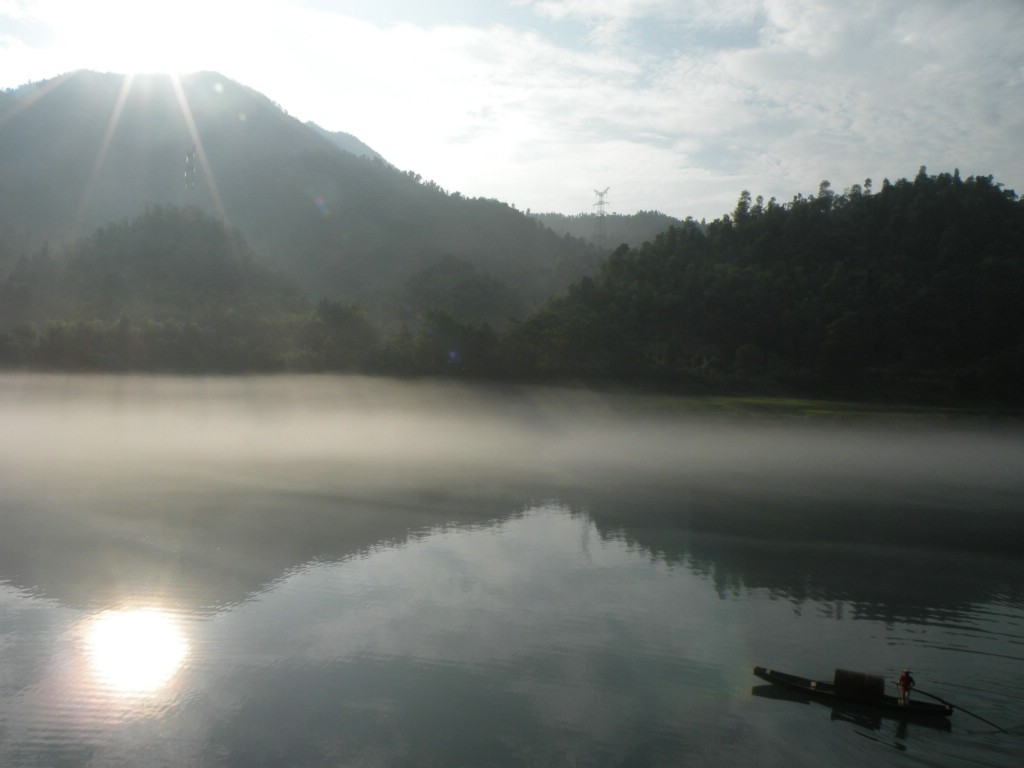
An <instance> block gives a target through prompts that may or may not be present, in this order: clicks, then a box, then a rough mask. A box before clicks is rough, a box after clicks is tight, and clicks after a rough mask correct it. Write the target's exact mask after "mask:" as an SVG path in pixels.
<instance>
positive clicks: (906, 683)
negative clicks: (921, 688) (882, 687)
mask: <svg viewBox="0 0 1024 768" xmlns="http://www.w3.org/2000/svg"><path fill="white" fill-rule="evenodd" d="M896 684H897V685H898V686H899V687H900V704H903V705H907V704H909V703H910V689H911V688H913V687H914V678H913V677H911V675H910V670H909V669H904V670H903V671H902V672H900V679H899V680H898V681H897V682H896Z"/></svg>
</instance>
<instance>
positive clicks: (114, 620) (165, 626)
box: [86, 608, 189, 693]
mask: <svg viewBox="0 0 1024 768" xmlns="http://www.w3.org/2000/svg"><path fill="white" fill-rule="evenodd" d="M86 647H87V649H88V655H89V661H90V663H91V666H92V669H93V672H94V674H95V675H96V677H97V678H98V680H99V681H100V683H101V684H102V685H104V686H107V687H109V688H113V689H115V690H117V691H121V692H124V693H148V692H152V691H156V690H158V689H159V688H161V687H163V686H164V685H166V684H167V683H168V682H170V680H171V678H173V677H174V675H175V673H176V672H177V671H178V670H179V669H180V668H181V666H182V664H183V663H184V662H185V659H186V657H187V656H188V651H189V647H188V640H187V639H186V637H185V633H184V632H182V630H181V628H180V627H179V626H178V625H177V623H176V622H175V621H174V619H173V618H172V616H171V615H170V614H168V613H166V612H164V611H161V610H157V609H149V608H147V609H136V610H117V611H105V612H103V613H101V614H99V615H97V616H95V617H94V618H93V619H92V620H91V621H90V623H89V627H88V630H87V634H86Z"/></svg>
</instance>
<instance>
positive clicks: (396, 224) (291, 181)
mask: <svg viewBox="0 0 1024 768" xmlns="http://www.w3.org/2000/svg"><path fill="white" fill-rule="evenodd" d="M2 96H3V98H0V280H2V279H4V278H5V277H6V276H7V274H9V271H10V269H11V265H12V264H13V263H14V262H15V261H16V260H17V259H18V258H20V257H21V256H28V255H31V254H32V253H35V252H36V251H37V249H38V248H40V247H41V246H42V245H43V244H44V243H47V242H48V243H49V245H50V247H51V249H52V250H53V251H54V252H56V251H58V250H60V249H61V248H62V247H63V246H64V245H65V244H67V243H69V242H70V241H72V240H75V239H77V238H80V237H84V236H88V235H90V233H92V232H93V231H94V230H96V229H97V228H98V227H104V226H107V225H108V224H110V223H112V222H120V221H123V220H124V219H127V218H132V217H136V216H139V215H141V214H142V213H143V212H144V211H145V210H146V208H147V207H152V206H156V205H161V206H182V207H190V208H196V209H198V210H200V211H203V212H204V213H206V214H208V215H209V216H212V217H214V218H217V219H220V220H222V221H224V222H226V224H227V225H228V227H229V228H230V229H232V230H238V231H240V232H241V233H242V234H243V235H244V236H245V239H246V241H247V242H248V244H249V247H250V248H251V249H252V251H253V254H254V257H255V258H257V259H258V260H260V261H262V262H264V263H265V264H267V265H270V266H271V267H273V268H275V269H278V270H280V271H282V272H284V273H285V274H286V275H287V276H288V277H289V278H290V279H291V280H292V281H294V282H295V283H297V284H298V285H299V286H301V287H302V289H303V290H304V291H305V292H306V294H307V296H308V297H309V299H310V300H311V301H313V302H316V301H319V300H321V299H325V300H328V301H337V302H343V303H351V302H358V303H360V304H362V305H363V306H365V307H366V308H367V311H369V312H370V313H372V314H373V316H374V317H375V318H376V319H378V320H380V321H385V322H388V323H390V324H392V325H394V326H398V325H400V324H401V323H403V322H404V323H412V322H415V321H416V317H415V314H414V313H410V312H409V311H407V301H406V298H407V296H408V295H409V293H410V291H414V290H415V289H416V286H417V285H419V284H421V283H423V282H424V280H426V281H427V282H429V283H430V286H431V290H432V291H433V295H432V301H434V302H438V301H441V299H442V297H443V295H444V296H448V297H449V298H453V299H454V298H455V294H454V292H453V291H452V290H451V289H450V286H439V285H438V283H439V281H440V275H442V274H443V273H445V271H446V270H448V271H450V268H451V265H453V264H455V263H458V264H460V265H461V267H460V269H459V270H458V274H457V275H454V276H453V278H452V279H453V283H455V284H460V285H461V284H465V283H466V282H467V280H468V282H469V283H470V284H476V285H478V286H481V287H483V289H484V290H485V292H488V293H495V292H496V293H498V294H501V299H500V300H498V301H494V302H481V301H479V300H475V301H474V300H470V301H462V300H459V301H454V302H453V303H452V304H450V305H445V306H443V308H444V309H446V310H447V311H449V312H453V313H456V314H460V315H465V316H466V317H467V318H468V319H470V320H472V321H473V322H484V321H486V322H489V323H491V324H493V325H495V326H501V325H504V324H505V323H507V322H508V321H509V319H511V317H513V316H518V317H522V313H524V312H526V311H529V310H530V309H532V308H535V307H536V306H538V305H539V304H540V303H542V302H543V301H544V300H545V299H546V298H547V297H548V296H550V295H551V294H552V293H556V292H560V291H561V290H563V289H564V288H565V287H566V286H567V285H568V284H569V283H571V282H572V281H574V280H576V279H579V278H580V277H582V276H583V275H586V274H589V273H590V272H592V271H593V269H594V268H595V267H596V265H597V263H598V262H599V260H600V258H601V257H602V256H603V255H604V253H603V252H601V251H600V250H599V249H597V248H595V247H594V246H592V245H589V244H587V243H586V242H584V241H583V240H580V239H577V238H572V237H564V236H561V235H557V234H555V233H554V232H552V231H550V230H549V229H546V228H545V227H543V226H541V225H540V224H538V223H537V222H536V221H535V220H533V219H531V218H529V217H527V216H526V215H525V214H523V213H522V212H520V211H517V210H515V209H514V208H513V207H512V206H509V205H507V204H504V203H501V202H499V201H497V200H489V199H467V198H465V197H464V196H462V195H461V194H459V193H458V192H457V191H447V190H444V189H442V188H441V187H440V186H438V185H437V184H435V183H433V182H431V181H429V180H425V179H423V178H421V177H420V176H419V175H418V174H416V173H415V172H414V171H403V170H399V169H397V168H395V167H393V166H391V165H390V164H388V163H387V162H386V161H385V160H383V159H382V158H381V157H380V156H379V155H378V153H376V152H375V151H373V150H372V149H370V148H369V147H368V146H367V145H365V144H363V143H362V142H361V141H359V140H358V139H356V138H355V137H353V136H350V135H348V134H344V133H341V132H328V131H325V130H323V129H321V128H319V127H317V126H315V125H312V124H304V123H302V122H300V121H299V120H297V119H296V118H294V117H292V116H290V115H289V114H288V113H287V112H286V111H285V110H284V109H283V108H281V107H280V106H278V105H277V104H275V103H273V102H272V101H271V100H270V99H268V98H266V97H265V96H263V95H261V94H259V93H257V92H256V91H254V90H252V89H250V88H247V87H245V86H244V85H241V84H239V83H236V82H233V81H232V80H230V79H229V78H226V77H223V76H222V75H219V74H217V73H214V72H204V73H198V74H193V75H188V76H182V77H180V78H172V77H169V76H166V75H164V76H159V75H145V76H141V75H140V76H134V77H129V76H122V75H116V74H101V73H96V72H76V73H72V74H69V75H67V76H64V77H60V78H55V79H53V80H50V81H46V82H43V83H36V84H32V85H26V86H24V87H22V88H19V89H16V90H14V91H10V92H5V93H3V94H2ZM187 156H191V158H192V159H191V161H187V160H186V157H187ZM187 168H191V169H192V171H191V175H190V182H189V183H186V179H185V175H186V169H187Z"/></svg>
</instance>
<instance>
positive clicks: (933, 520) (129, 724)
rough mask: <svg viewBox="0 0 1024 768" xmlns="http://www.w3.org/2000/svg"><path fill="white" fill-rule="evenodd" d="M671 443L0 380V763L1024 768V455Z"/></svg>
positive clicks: (297, 382) (928, 424)
mask: <svg viewBox="0 0 1024 768" xmlns="http://www.w3.org/2000/svg"><path fill="white" fill-rule="evenodd" d="M671 414H672V411H670V410H668V406H666V405H665V404H652V403H650V402H645V401H637V400H629V401H627V400H624V399H621V398H620V399H614V398H601V397H597V396H594V395H585V394H582V393H575V394H573V393H565V392H562V393H559V392H539V391H536V390H514V391H500V392H495V391H481V390H471V389H463V388H454V387H450V386H441V385H429V386H428V385H417V386H411V385H402V384H396V383H389V382H381V381H373V380H360V379H333V378H324V379H320V378H310V379H287V378H281V379H256V380H217V379H210V380H190V379H159V378H156V379H154V378H120V379H110V378H63V377H39V376H23V375H8V376H0V439H2V445H0V526H2V527H0V531H2V533H0V536H2V538H0V765H3V766H138V765H147V766H341V765H344V766H349V765H357V766H433V765H438V766H442V765H443V766H488V765H493V766H505V765H507V766H528V765H543V766H561V765H569V766H573V765H588V766H590V765H594V766H604V765H628V766H662V765H664V766H669V765H672V766H676V765H684V764H685V765H756V766H773V765H780V766H781V765H785V766H792V765H806V764H819V763H821V762H822V761H823V760H825V761H827V763H828V764H830V765H839V766H862V765H915V766H920V765H925V766H950V765H972V766H978V765H980V766H1014V767H1016V766H1019V765H1020V764H1021V757H1022V755H1024V706H1022V704H1021V702H1022V701H1024V565H1022V562H1024V560H1022V554H1024V521H1022V509H1021V508H1022V500H1024V435H1022V434H1021V432H1020V430H1019V429H1018V428H1016V427H1014V426H1009V427H1007V426H999V427H994V426H988V427H982V426H979V425H977V424H975V423H969V424H968V423H963V422H956V421H954V422H950V421H941V422H939V421H936V420H933V419H931V418H928V419H920V418H919V419H914V420H906V419H904V420H902V421H900V422H887V423H884V424H879V423H876V422H874V421H871V420H868V421H862V422H858V423H855V424H852V425H851V424H845V425H844V424H836V423H831V422H830V423H828V424H824V425H823V423H821V422H815V423H813V424H805V423H801V422H794V421H793V420H792V419H780V418H776V419H772V420H766V421H757V420H753V419H751V418H724V417H716V418H712V417H708V416H706V415H705V416H703V417H701V418H698V417H696V416H694V415H693V414H692V413H691V414H690V415H678V414H677V415H671ZM755 664H759V665H766V666H773V667H775V668H778V669H782V670H786V671H792V672H795V673H798V674H806V675H807V676H813V677H818V678H830V677H831V675H832V671H833V669H834V668H835V667H845V668H850V669H856V670H861V671H865V672H872V673H876V674H884V675H886V676H888V678H889V679H894V678H895V675H896V674H897V672H898V670H899V669H900V668H901V667H903V666H910V667H912V668H913V670H914V672H915V676H916V678H917V680H918V683H919V685H920V686H921V688H922V689H923V690H926V691H929V692H931V693H934V694H937V695H939V696H942V697H943V698H946V699H948V700H950V701H952V702H953V703H954V704H957V705H959V706H960V707H962V708H963V709H965V710H967V711H969V712H971V713H974V714H976V715H979V716H981V717H983V718H985V719H986V720H990V721H991V722H992V723H995V724H996V725H999V726H1002V727H1003V728H1005V729H1007V730H1008V731H1009V733H1000V732H999V731H997V730H996V729H994V728H993V727H992V726H991V725H989V724H986V723H984V722H982V721H981V720H979V719H976V718H973V717H970V716H968V715H967V714H965V713H964V712H962V711H960V712H957V713H956V714H955V715H954V717H953V718H952V720H951V721H950V722H949V724H948V727H936V726H935V725H931V724H928V723H914V722H911V723H909V724H908V723H901V722H898V721H893V720H875V719H873V718H872V717H871V716H870V714H866V713H864V712H857V711H834V710H832V709H830V708H828V707H825V706H822V705H820V704H814V703H806V702H800V701H793V700H791V699H786V698H784V697H783V698H780V697H779V696H778V695H777V694H776V692H774V691H772V690H771V689H770V688H766V687H765V686H764V685H763V684H761V681H759V680H757V679H756V678H754V677H753V676H752V675H751V672H750V670H751V667H752V666H753V665H755Z"/></svg>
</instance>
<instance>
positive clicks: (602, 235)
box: [594, 187, 611, 248]
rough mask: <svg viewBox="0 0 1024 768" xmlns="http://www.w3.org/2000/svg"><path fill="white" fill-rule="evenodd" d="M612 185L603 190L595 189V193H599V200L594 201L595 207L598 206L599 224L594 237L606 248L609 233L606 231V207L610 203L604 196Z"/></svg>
mask: <svg viewBox="0 0 1024 768" xmlns="http://www.w3.org/2000/svg"><path fill="white" fill-rule="evenodd" d="M609 189H611V187H605V188H604V189H603V190H599V189H595V190H594V194H595V195H597V202H596V203H594V207H595V208H597V225H596V226H595V228H594V229H595V232H594V239H595V240H596V241H597V244H598V245H599V246H601V247H602V248H604V247H605V246H606V245H607V240H608V233H607V232H606V231H605V221H604V218H605V215H606V212H605V207H606V206H607V205H608V201H607V200H605V199H604V196H605V195H607V194H608V190H609Z"/></svg>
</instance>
